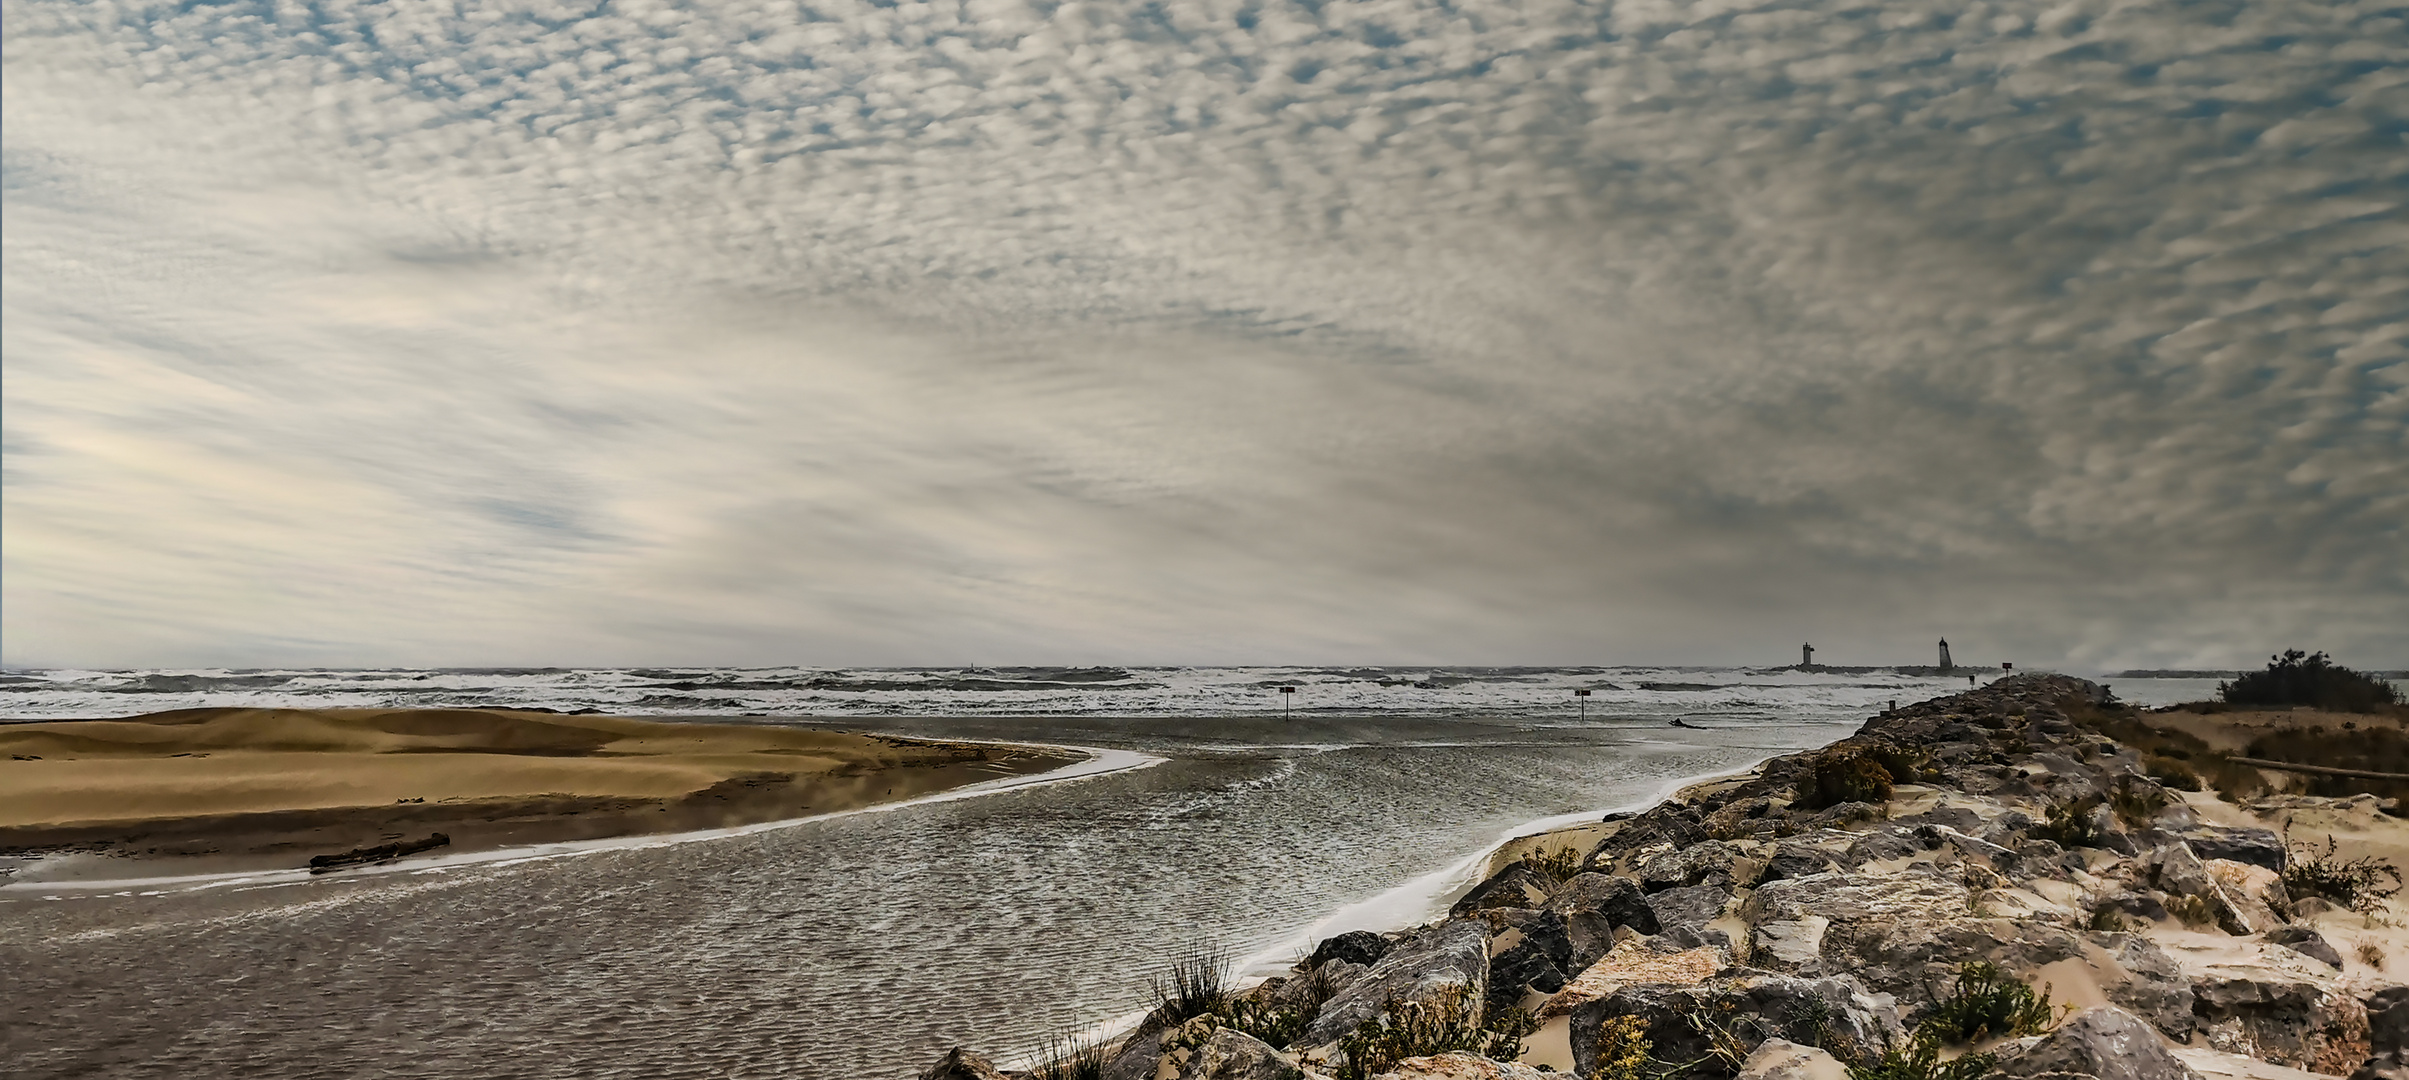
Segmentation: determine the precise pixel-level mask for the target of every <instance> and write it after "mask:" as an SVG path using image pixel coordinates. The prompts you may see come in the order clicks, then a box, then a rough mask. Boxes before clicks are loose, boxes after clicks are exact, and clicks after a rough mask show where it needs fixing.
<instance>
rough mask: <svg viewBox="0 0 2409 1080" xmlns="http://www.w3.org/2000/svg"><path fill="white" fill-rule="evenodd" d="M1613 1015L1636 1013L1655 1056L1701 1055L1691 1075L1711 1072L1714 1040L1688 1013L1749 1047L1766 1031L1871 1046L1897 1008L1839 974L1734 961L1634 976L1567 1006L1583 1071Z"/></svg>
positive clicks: (1890, 1033)
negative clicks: (1678, 979)
mask: <svg viewBox="0 0 2409 1080" xmlns="http://www.w3.org/2000/svg"><path fill="white" fill-rule="evenodd" d="M1618 1016H1630V1017H1636V1018H1637V1019H1638V1020H1639V1021H1640V1022H1641V1024H1642V1025H1644V1026H1645V1028H1646V1037H1647V1038H1648V1040H1649V1041H1650V1042H1651V1043H1652V1044H1654V1047H1655V1049H1654V1051H1653V1052H1654V1054H1655V1056H1656V1058H1657V1059H1658V1060H1661V1061H1701V1060H1702V1059H1703V1063H1702V1064H1701V1065H1700V1066H1699V1071H1698V1072H1697V1073H1696V1074H1695V1075H1702V1076H1703V1075H1723V1076H1729V1075H1732V1073H1731V1071H1730V1070H1729V1069H1727V1068H1726V1069H1724V1070H1723V1071H1722V1072H1720V1073H1717V1072H1715V1071H1714V1070H1716V1069H1717V1068H1718V1067H1719V1066H1718V1063H1719V1062H1720V1061H1721V1059H1720V1058H1717V1057H1716V1056H1715V1054H1714V1044H1713V1043H1712V1042H1710V1041H1709V1038H1708V1036H1707V1034H1706V1033H1704V1032H1701V1031H1700V1030H1699V1026H1698V1024H1697V1023H1695V1022H1694V1021H1693V1019H1692V1018H1693V1017H1706V1018H1709V1019H1711V1020H1712V1021H1713V1022H1714V1023H1715V1024H1716V1025H1717V1026H1718V1027H1720V1028H1721V1031H1720V1033H1719V1037H1722V1038H1728V1039H1730V1040H1732V1041H1735V1042H1736V1043H1737V1044H1738V1045H1739V1046H1740V1047H1741V1048H1743V1049H1748V1050H1753V1049H1755V1048H1756V1047H1757V1046H1759V1045H1761V1044H1763V1043H1764V1042H1765V1041H1766V1040H1768V1039H1784V1040H1788V1041H1790V1042H1795V1043H1802V1044H1811V1045H1819V1046H1856V1047H1878V1046H1882V1045H1885V1044H1886V1043H1887V1042H1889V1041H1891V1040H1893V1039H1896V1038H1898V1037H1899V1036H1900V1035H1901V1033H1902V1030H1901V1028H1900V1025H1899V1018H1898V1013H1897V1011H1896V1010H1895V1009H1893V1008H1892V1007H1891V1005H1890V1003H1889V1001H1888V1000H1887V999H1885V998H1881V997H1877V996H1875V995H1873V994H1870V993H1868V992H1866V989H1865V987H1864V986H1863V985H1861V984H1859V983H1858V982H1857V981H1856V980H1854V979H1850V978H1846V977H1841V978H1827V979H1798V978H1791V977H1789V976H1784V975H1774V974H1771V973H1768V972H1762V971H1748V970H1745V969H1738V970H1734V971H1729V972H1726V973H1724V974H1720V975H1717V976H1714V977H1712V978H1709V979H1707V980H1705V981H1704V982H1700V983H1694V984H1690V985H1671V984H1664V983H1654V984H1634V985H1627V986H1623V987H1621V988H1619V989H1617V990H1615V991H1614V992H1612V993H1610V994H1608V995H1606V996H1605V997H1602V998H1599V999H1597V1000H1595V1001H1591V1002H1587V1003H1585V1004H1582V1005H1580V1006H1578V1007H1576V1008H1574V1009H1573V1010H1572V1021H1571V1024H1570V1027H1569V1030H1570V1033H1571V1036H1572V1051H1573V1064H1574V1065H1575V1066H1576V1067H1577V1069H1578V1071H1579V1072H1580V1073H1581V1074H1582V1075H1584V1076H1586V1075H1590V1074H1592V1073H1594V1072H1595V1071H1596V1069H1597V1066H1598V1042H1599V1028H1600V1025H1602V1024H1603V1023H1604V1022H1605V1021H1607V1020H1609V1019H1611V1018H1613V1017H1618Z"/></svg>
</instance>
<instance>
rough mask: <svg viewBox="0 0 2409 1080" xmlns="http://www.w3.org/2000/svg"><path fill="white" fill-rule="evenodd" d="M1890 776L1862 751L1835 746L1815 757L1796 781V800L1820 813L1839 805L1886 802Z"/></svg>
mask: <svg viewBox="0 0 2409 1080" xmlns="http://www.w3.org/2000/svg"><path fill="white" fill-rule="evenodd" d="M1891 783H1892V777H1891V774H1890V770H1888V769H1885V768H1883V767H1882V763H1881V762H1880V761H1877V760H1875V758H1874V755H1872V754H1870V753H1867V752H1866V751H1865V750H1864V748H1861V747H1855V746H1838V747H1834V748H1832V749H1829V750H1826V751H1824V752H1823V753H1821V754H1817V755H1816V756H1815V760H1814V762H1813V763H1812V764H1811V765H1810V766H1809V768H1808V771H1807V775H1805V776H1802V777H1800V778H1799V781H1798V801H1799V803H1800V804H1802V805H1803V806H1804V807H1805V808H1806V809H1809V810H1821V809H1824V808H1825V807H1829V806H1838V805H1840V804H1841V803H1852V802H1861V803H1871V804H1874V805H1877V806H1878V805H1881V804H1883V803H1887V802H1889V801H1890V795H1891Z"/></svg>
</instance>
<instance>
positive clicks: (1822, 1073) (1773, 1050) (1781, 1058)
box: [1739, 1039, 1849, 1080]
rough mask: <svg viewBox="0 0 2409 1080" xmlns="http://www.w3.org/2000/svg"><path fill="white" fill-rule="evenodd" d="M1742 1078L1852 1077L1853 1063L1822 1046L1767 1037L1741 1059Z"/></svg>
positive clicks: (1834, 1079) (1825, 1079) (1835, 1079)
mask: <svg viewBox="0 0 2409 1080" xmlns="http://www.w3.org/2000/svg"><path fill="white" fill-rule="evenodd" d="M1739 1080H1849V1067H1848V1066H1847V1065H1843V1064H1841V1062H1840V1059H1839V1058H1836V1057H1833V1056H1832V1054H1831V1052H1830V1051H1827V1050H1824V1049H1821V1048H1819V1047H1813V1046H1800V1045H1799V1044H1797V1043H1794V1042H1791V1041H1790V1040H1788V1039H1767V1040H1765V1041H1764V1042H1762V1043H1759V1044H1758V1045H1757V1049H1756V1052H1755V1053H1752V1054H1750V1055H1748V1060H1746V1061H1743V1062H1741V1063H1740V1076H1739Z"/></svg>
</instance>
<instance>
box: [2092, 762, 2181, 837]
mask: <svg viewBox="0 0 2409 1080" xmlns="http://www.w3.org/2000/svg"><path fill="white" fill-rule="evenodd" d="M2136 779H2137V778H2136V777H2134V776H2133V775H2132V774H2131V773H2127V774H2125V775H2123V776H2119V777H2117V778H2116V786H2115V787H2114V788H2113V789H2111V790H2110V792H2109V794H2108V805H2109V806H2110V807H2111V808H2113V809H2114V810H2115V811H2116V816H2117V818H2118V819H2119V820H2122V821H2123V822H2124V823H2125V824H2128V825H2137V826H2138V825H2147V824H2149V823H2150V821H2151V820H2152V819H2154V818H2156V817H2157V816H2158V812H2159V811H2161V810H2164V809H2166V807H2167V804H2168V803H2170V802H2172V801H2174V800H2173V799H2172V798H2171V797H2170V796H2168V795H2167V793H2166V789H2164V788H2161V787H2159V786H2158V785H2156V784H2153V783H2150V782H2149V781H2147V780H2141V781H2140V782H2138V783H2136V782H2135V781H2136Z"/></svg>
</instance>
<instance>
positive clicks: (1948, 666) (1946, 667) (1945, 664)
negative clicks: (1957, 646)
mask: <svg viewBox="0 0 2409 1080" xmlns="http://www.w3.org/2000/svg"><path fill="white" fill-rule="evenodd" d="M1955 670H1957V665H1956V664H1952V663H1950V662H1949V639H1948V638H1942V639H1941V674H1943V675H1947V674H1948V673H1950V672H1952V671H1955Z"/></svg>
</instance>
